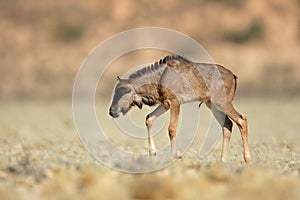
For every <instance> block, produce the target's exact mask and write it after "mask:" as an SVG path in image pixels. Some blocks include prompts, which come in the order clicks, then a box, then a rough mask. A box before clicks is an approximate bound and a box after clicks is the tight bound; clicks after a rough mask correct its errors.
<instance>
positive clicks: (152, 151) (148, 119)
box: [145, 105, 167, 156]
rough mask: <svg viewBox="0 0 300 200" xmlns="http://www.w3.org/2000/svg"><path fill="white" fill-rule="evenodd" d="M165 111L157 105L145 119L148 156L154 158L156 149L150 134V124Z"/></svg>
mask: <svg viewBox="0 0 300 200" xmlns="http://www.w3.org/2000/svg"><path fill="white" fill-rule="evenodd" d="M166 111H167V110H166V109H165V108H164V107H163V106H161V105H159V106H158V107H157V108H156V109H155V110H154V111H153V112H151V113H150V114H149V115H147V117H146V122H145V124H146V126H147V132H148V144H149V156H155V155H156V148H155V144H154V141H153V135H152V134H153V133H152V123H153V121H154V120H155V119H156V118H157V117H159V116H160V115H162V114H164V113H165V112H166Z"/></svg>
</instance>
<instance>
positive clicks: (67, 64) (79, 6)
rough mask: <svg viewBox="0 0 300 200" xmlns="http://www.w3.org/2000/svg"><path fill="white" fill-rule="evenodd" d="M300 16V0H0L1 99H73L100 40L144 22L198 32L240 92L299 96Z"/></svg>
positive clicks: (201, 41)
mask: <svg viewBox="0 0 300 200" xmlns="http://www.w3.org/2000/svg"><path fill="white" fill-rule="evenodd" d="M299 16H300V1H299V0H287V1H281V0H265V1H259V0H188V1H179V0H166V1H156V0H154V1H144V0H141V1H134V0H126V1H117V0H101V1H98V0H87V1H79V0H78V1H77V0H67V1H50V0H44V1H33V0H26V1H24V0H10V1H6V0H1V1H0V41H1V45H0V80H2V84H0V99H2V100H11V99H14V100H22V99H27V100H31V99H44V100H45V99H47V100H49V99H69V98H70V97H71V94H72V87H73V81H74V79H75V75H76V71H77V70H78V69H79V67H80V65H81V63H82V62H83V60H84V58H85V57H86V56H87V55H88V53H89V52H90V51H91V50H92V49H93V48H94V47H95V46H96V45H97V44H99V43H100V42H102V41H103V40H105V39H107V38H108V37H110V36H112V35H113V34H116V33H119V32H121V31H124V30H127V29H131V28H136V27H146V26H157V27H164V28H170V29H174V30H177V31H180V32H182V33H185V34H186V35H188V36H190V37H192V38H194V39H195V40H196V41H197V42H199V43H200V44H201V45H203V47H204V48H205V49H206V50H207V51H208V53H209V54H210V55H211V57H212V58H213V60H214V61H215V62H216V63H221V64H224V65H225V66H228V68H230V69H232V70H233V71H234V72H235V74H237V75H238V77H239V89H238V93H239V95H246V96H253V95H254V96H257V95H259V96H261V95H263V96H268V95H272V96H273V95H275V96H285V95H293V96H295V95H298V94H299V92H300V67H299V55H300V45H299V44H300V18H299ZM160 57H161V56H156V59H159V58H160ZM139 59H140V60H141V61H143V57H140V56H139ZM152 60H153V59H152ZM153 61H155V60H153ZM112 80H114V79H112Z"/></svg>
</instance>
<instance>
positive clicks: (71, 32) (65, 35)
mask: <svg viewBox="0 0 300 200" xmlns="http://www.w3.org/2000/svg"><path fill="white" fill-rule="evenodd" d="M54 32H55V36H56V38H58V39H59V40H62V41H64V42H74V41H77V40H79V39H81V38H82V36H83V35H84V26H83V25H82V24H81V23H78V22H61V23H59V24H58V25H57V26H56V28H55V30H54Z"/></svg>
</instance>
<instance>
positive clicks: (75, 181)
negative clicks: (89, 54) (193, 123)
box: [0, 98, 300, 200]
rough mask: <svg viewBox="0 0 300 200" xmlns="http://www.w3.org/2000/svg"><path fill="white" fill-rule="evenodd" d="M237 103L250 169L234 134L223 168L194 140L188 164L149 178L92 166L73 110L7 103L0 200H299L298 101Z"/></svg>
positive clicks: (67, 106)
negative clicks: (244, 120)
mask: <svg viewBox="0 0 300 200" xmlns="http://www.w3.org/2000/svg"><path fill="white" fill-rule="evenodd" d="M236 101H237V103H236V104H237V105H238V107H239V109H240V110H242V111H243V112H244V113H245V114H247V115H248V118H249V123H250V139H251V140H250V141H251V151H252V154H253V162H252V163H251V164H250V165H245V164H244V163H243V161H242V160H243V158H242V154H241V152H242V147H241V143H240V138H239V135H238V134H239V133H238V132H237V130H235V131H234V133H233V138H232V143H231V148H230V156H229V162H228V163H227V164H222V163H219V157H220V144H218V145H217V147H216V149H215V150H214V151H213V152H212V153H211V154H210V155H209V156H208V157H207V158H205V159H204V160H199V159H198V158H197V157H196V152H197V150H198V147H199V142H201V141H197V140H196V142H195V144H194V145H193V146H192V147H191V149H190V150H189V151H188V152H187V153H186V154H184V156H183V160H179V161H177V162H176V163H175V164H173V165H171V166H170V167H168V168H166V169H163V170H160V171H158V172H154V173H150V174H144V175H131V174H125V173H120V172H116V171H114V170H112V169H108V168H106V167H104V166H102V165H101V164H98V163H97V162H96V161H94V160H93V159H92V158H91V157H90V156H89V155H88V153H87V151H86V150H85V149H84V148H83V147H82V145H81V143H80V141H79V139H78V138H77V135H76V133H75V131H74V129H73V125H72V118H71V116H72V115H71V110H70V109H71V108H70V104H69V103H67V102H57V103H52V104H49V103H45V102H23V103H17V102H14V103H13V102H12V103H7V102H6V103H4V102H3V103H2V104H1V110H2V111H3V112H1V115H0V118H1V125H0V129H1V130H0V131H1V138H0V139H1V141H0V143H1V145H0V155H1V164H0V199H29V198H32V199H111V200H114V199H199V198H201V199H256V198H264V199H299V198H300V192H299V190H298V188H299V186H300V178H299V177H300V171H299V170H300V156H299V155H300V148H299V135H298V134H297V132H296V131H295V130H298V129H299V123H297V119H298V118H297V116H298V113H299V99H298V98H296V99H293V100H291V103H288V102H287V101H285V100H279V99H277V100H276V99H263V100H261V99H248V100H246V99H244V100H236ZM263 105H266V107H265V108H264V110H262V109H261V108H262V107H263ZM279 112H281V115H282V117H283V119H282V120H281V121H277V122H276V123H275V122H274V121H273V120H275V118H274V116H275V113H279ZM24 113H26V117H25V116H24ZM202 114H203V115H206V113H205V112H204V113H202ZM41 116H43V117H41ZM290 116H294V117H293V118H296V119H295V120H294V121H293V120H285V119H287V118H288V117H290ZM204 121H205V120H204ZM200 133H201V131H200Z"/></svg>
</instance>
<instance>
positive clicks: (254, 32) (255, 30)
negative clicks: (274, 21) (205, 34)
mask: <svg viewBox="0 0 300 200" xmlns="http://www.w3.org/2000/svg"><path fill="white" fill-rule="evenodd" d="M263 36H264V24H263V23H262V21H260V20H254V21H253V22H252V23H251V24H250V26H249V27H247V28H245V29H233V30H227V31H225V33H224V36H223V37H224V39H225V40H227V41H230V42H233V43H237V44H243V43H246V42H249V41H251V40H253V39H261V38H262V37H263Z"/></svg>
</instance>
